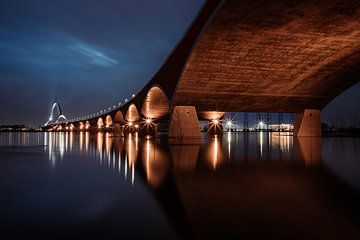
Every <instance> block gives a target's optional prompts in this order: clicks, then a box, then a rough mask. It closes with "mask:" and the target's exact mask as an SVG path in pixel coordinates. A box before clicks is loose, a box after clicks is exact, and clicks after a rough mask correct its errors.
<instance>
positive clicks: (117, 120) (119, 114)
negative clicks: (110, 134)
mask: <svg viewBox="0 0 360 240" xmlns="http://www.w3.org/2000/svg"><path fill="white" fill-rule="evenodd" d="M123 121H124V115H123V113H122V112H121V111H120V110H119V111H117V112H116V114H115V117H114V123H121V122H123Z"/></svg>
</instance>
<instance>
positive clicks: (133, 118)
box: [125, 104, 140, 122]
mask: <svg viewBox="0 0 360 240" xmlns="http://www.w3.org/2000/svg"><path fill="white" fill-rule="evenodd" d="M139 119H140V115H139V112H138V110H137V108H136V106H135V104H131V105H130V106H129V108H128V110H127V112H126V115H125V120H126V121H128V122H137V121H139Z"/></svg>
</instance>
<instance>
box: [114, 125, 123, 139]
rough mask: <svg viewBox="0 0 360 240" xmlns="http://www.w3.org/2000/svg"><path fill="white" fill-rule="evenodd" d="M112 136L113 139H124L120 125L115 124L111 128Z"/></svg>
mask: <svg viewBox="0 0 360 240" xmlns="http://www.w3.org/2000/svg"><path fill="white" fill-rule="evenodd" d="M113 134H114V136H115V137H124V130H123V126H121V124H120V123H115V124H114V127H113Z"/></svg>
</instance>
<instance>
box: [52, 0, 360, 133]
mask: <svg viewBox="0 0 360 240" xmlns="http://www.w3.org/2000/svg"><path fill="white" fill-rule="evenodd" d="M359 13H360V4H359V2H358V1H356V0H346V1H344V0H334V1H326V0H319V1H265V0H253V1H251V2H249V1H242V0H224V1H221V0H208V1H206V3H205V4H204V6H203V7H202V9H201V10H200V12H199V13H198V15H197V17H196V18H195V19H194V21H193V23H192V24H191V26H190V27H189V28H188V30H187V32H186V33H185V35H184V36H183V38H182V39H181V41H180V42H179V43H178V44H177V46H176V47H175V49H174V50H173V51H172V53H171V54H170V55H169V57H168V58H167V60H166V61H165V62H164V64H163V65H162V67H161V68H160V69H159V70H158V72H157V73H156V74H155V75H154V76H153V77H152V78H151V79H150V80H149V82H148V83H147V84H146V85H145V86H144V88H143V89H142V90H141V91H139V92H138V93H137V94H135V95H134V96H133V97H132V98H131V99H129V100H128V101H126V102H125V103H123V104H120V105H118V106H114V107H113V108H110V109H105V110H104V111H100V112H98V113H96V114H90V115H88V116H86V117H83V118H77V119H76V120H73V121H65V120H64V121H61V123H60V124H59V122H55V123H52V124H47V125H46V127H47V128H48V129H49V128H54V127H57V128H59V127H61V128H66V127H68V129H71V130H72V129H77V130H91V129H92V130H97V131H98V130H101V131H104V130H108V131H113V132H114V133H118V134H122V133H124V132H132V131H139V129H146V131H147V132H149V131H150V132H156V128H157V125H158V124H159V123H168V135H169V137H176V138H177V137H180V138H184V137H199V136H200V127H199V120H208V121H209V122H212V123H213V124H216V125H217V124H221V121H220V120H221V119H222V118H223V116H224V114H225V112H229V111H231V112H295V113H296V122H295V131H294V135H297V136H320V135H321V119H320V111H321V109H322V108H324V107H325V106H326V105H327V104H328V103H329V102H330V101H331V100H332V99H334V98H335V97H336V96H338V95H339V94H341V93H342V92H343V91H345V90H346V89H348V88H349V87H351V86H352V85H353V84H355V83H357V82H358V78H359V76H360V66H359V65H360V64H359V63H360V14H359Z"/></svg>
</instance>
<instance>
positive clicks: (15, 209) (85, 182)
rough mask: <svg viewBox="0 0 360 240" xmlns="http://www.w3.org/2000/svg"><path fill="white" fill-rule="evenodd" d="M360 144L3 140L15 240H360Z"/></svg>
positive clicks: (5, 189) (270, 136) (6, 222)
mask: <svg viewBox="0 0 360 240" xmlns="http://www.w3.org/2000/svg"><path fill="white" fill-rule="evenodd" d="M359 156H360V139H358V138H322V139H321V138H293V136H291V134H287V133H245V134H244V133H224V135H223V137H222V138H212V137H207V136H205V135H204V136H203V138H202V139H201V142H200V144H185V145H178V144H169V143H168V141H167V138H165V137H159V138H156V139H155V138H149V139H146V138H140V137H137V135H135V134H132V135H130V136H128V137H127V138H125V139H123V138H116V137H113V136H111V134H105V133H98V134H90V133H85V132H83V133H1V134H0V178H1V179H0V191H1V193H2V194H1V199H0V211H1V214H0V222H1V226H0V230H1V233H2V235H3V236H7V237H14V238H17V237H25V236H26V237H37V238H49V237H51V238H57V237H58V238H63V237H69V236H72V237H74V236H82V237H87V236H89V237H93V236H99V237H103V238H105V237H114V236H115V237H116V236H118V237H125V238H138V237H149V238H150V237H151V238H156V237H157V238H165V237H166V238H226V237H244V238H246V239H259V238H265V237H267V238H276V239H288V238H292V239H304V238H305V239H319V238H320V239H322V238H327V239H360V208H359V193H360V157H359Z"/></svg>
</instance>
